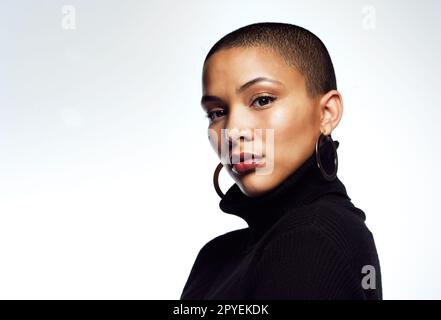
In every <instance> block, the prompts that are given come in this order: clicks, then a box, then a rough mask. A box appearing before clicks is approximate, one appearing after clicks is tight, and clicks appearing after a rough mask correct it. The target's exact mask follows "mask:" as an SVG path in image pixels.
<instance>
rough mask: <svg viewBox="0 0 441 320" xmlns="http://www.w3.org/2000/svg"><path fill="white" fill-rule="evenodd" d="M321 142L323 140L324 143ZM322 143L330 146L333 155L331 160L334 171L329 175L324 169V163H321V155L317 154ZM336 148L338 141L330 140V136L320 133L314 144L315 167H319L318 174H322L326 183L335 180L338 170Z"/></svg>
mask: <svg viewBox="0 0 441 320" xmlns="http://www.w3.org/2000/svg"><path fill="white" fill-rule="evenodd" d="M323 140H325V142H323ZM324 143H330V144H331V147H332V151H333V154H334V155H333V158H332V159H331V160H332V162H333V165H334V170H333V172H331V173H328V172H326V170H325V168H324V163H323V162H322V155H321V154H320V152H319V148H320V147H321V145H322V144H324ZM337 146H338V141H334V140H332V137H331V134H329V135H324V134H323V133H322V132H321V133H320V136H319V137H318V139H317V141H316V143H315V157H316V162H317V166H318V167H319V169H320V172H321V173H322V175H323V177H324V178H325V179H326V180H328V181H332V180H334V179H336V178H337V170H338V156H337ZM325 160H326V159H325ZM328 161H329V160H328Z"/></svg>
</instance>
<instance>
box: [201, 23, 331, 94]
mask: <svg viewBox="0 0 441 320" xmlns="http://www.w3.org/2000/svg"><path fill="white" fill-rule="evenodd" d="M238 47H263V48H269V49H272V50H273V51H275V52H276V53H277V54H279V55H280V56H281V57H282V58H283V59H284V60H285V62H286V63H287V64H288V65H289V66H291V67H294V68H296V69H297V70H298V72H300V74H301V75H302V76H303V77H304V78H305V83H306V91H307V93H308V95H309V96H310V97H312V98H314V97H316V96H318V95H320V94H325V93H327V92H328V91H330V90H333V89H335V90H337V81H336V78H335V72H334V66H333V64H332V60H331V57H330V56H329V53H328V50H327V49H326V47H325V45H324V43H323V42H322V41H321V40H320V39H319V38H318V37H317V36H316V35H315V34H313V33H312V32H311V31H309V30H307V29H305V28H302V27H300V26H297V25H293V24H289V23H282V22H259V23H253V24H249V25H246V26H244V27H241V28H239V29H236V30H234V31H232V32H230V33H228V34H226V35H225V36H223V37H222V38H221V39H219V40H218V41H217V42H216V43H215V44H214V45H213V47H212V48H211V49H210V51H209V52H208V53H207V56H206V57H205V60H204V64H205V62H206V61H207V60H208V58H209V57H210V56H211V55H213V54H214V53H216V52H217V51H219V50H222V49H229V48H238Z"/></svg>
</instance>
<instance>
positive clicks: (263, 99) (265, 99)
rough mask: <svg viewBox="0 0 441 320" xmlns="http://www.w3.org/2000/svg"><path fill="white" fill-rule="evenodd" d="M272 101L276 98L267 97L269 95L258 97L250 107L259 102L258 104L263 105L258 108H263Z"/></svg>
mask: <svg viewBox="0 0 441 320" xmlns="http://www.w3.org/2000/svg"><path fill="white" fill-rule="evenodd" d="M274 100H276V97H273V96H269V95H264V96H259V97H257V98H256V99H254V100H253V103H252V105H255V103H256V102H259V103H263V105H262V104H261V105H259V106H258V107H263V106H265V105H267V104H268V103H271V102H273V101H274Z"/></svg>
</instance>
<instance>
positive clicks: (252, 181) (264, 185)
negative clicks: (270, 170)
mask: <svg viewBox="0 0 441 320" xmlns="http://www.w3.org/2000/svg"><path fill="white" fill-rule="evenodd" d="M236 183H237V185H238V186H239V188H240V189H241V190H242V192H243V193H244V194H246V195H247V196H248V197H252V198H254V197H258V196H260V195H263V194H265V193H267V192H268V191H270V190H272V189H273V188H274V187H276V186H277V181H275V179H274V174H270V175H261V174H260V175H259V174H256V172H250V173H248V174H246V175H244V176H242V177H238V178H237V179H236Z"/></svg>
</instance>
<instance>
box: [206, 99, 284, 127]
mask: <svg viewBox="0 0 441 320" xmlns="http://www.w3.org/2000/svg"><path fill="white" fill-rule="evenodd" d="M262 98H268V99H269V100H270V102H268V103H267V104H265V106H266V105H268V104H270V103H272V102H274V101H275V100H276V99H277V98H276V97H274V96H270V95H262V96H258V97H257V98H256V99H254V100H253V103H252V105H254V103H255V102H256V101H257V100H259V99H262ZM265 106H262V107H258V108H262V109H263V108H265ZM223 111H224V110H223V109H222V110H215V111H210V112H207V114H206V115H205V116H206V117H207V118H208V119H209V120H211V121H213V120H214V119H212V118H211V117H212V115H213V114H216V113H218V112H223Z"/></svg>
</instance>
